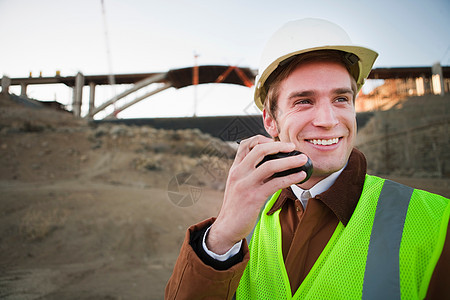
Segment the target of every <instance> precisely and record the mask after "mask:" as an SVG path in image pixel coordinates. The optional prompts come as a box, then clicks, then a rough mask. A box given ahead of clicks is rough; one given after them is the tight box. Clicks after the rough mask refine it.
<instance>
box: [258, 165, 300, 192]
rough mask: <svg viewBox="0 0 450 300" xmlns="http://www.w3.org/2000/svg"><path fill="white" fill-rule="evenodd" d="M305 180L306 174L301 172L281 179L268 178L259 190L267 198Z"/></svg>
mask: <svg viewBox="0 0 450 300" xmlns="http://www.w3.org/2000/svg"><path fill="white" fill-rule="evenodd" d="M305 178H306V173H305V172H304V171H301V172H299V173H294V174H291V175H287V176H283V177H272V178H269V179H268V180H267V181H266V182H265V183H264V184H263V185H262V186H261V190H262V191H264V193H265V194H267V195H268V196H267V197H269V196H270V195H272V194H273V193H275V192H276V191H278V190H279V189H284V188H287V187H289V186H291V185H293V184H297V183H299V182H301V181H303V180H304V179H305Z"/></svg>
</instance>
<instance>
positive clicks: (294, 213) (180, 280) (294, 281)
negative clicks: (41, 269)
mask: <svg viewBox="0 0 450 300" xmlns="http://www.w3.org/2000/svg"><path fill="white" fill-rule="evenodd" d="M366 167H367V165H366V160H365V157H364V155H363V154H362V153H361V152H359V151H358V150H356V149H354V150H353V152H352V154H351V156H350V159H349V163H348V165H347V167H346V168H345V169H344V171H343V172H342V174H341V175H340V176H339V177H338V179H337V180H336V182H335V183H334V184H333V186H332V187H330V189H328V190H327V191H325V192H324V193H322V194H320V195H317V196H316V197H315V198H311V199H309V200H308V204H307V206H306V209H305V210H304V209H303V206H302V205H301V203H300V201H299V200H298V199H297V198H296V197H295V196H294V194H293V192H292V190H291V189H290V188H289V189H284V190H283V191H282V193H281V194H280V197H279V198H278V200H277V201H276V202H275V204H274V206H273V207H272V209H271V210H270V211H269V214H271V213H273V212H275V211H276V210H278V209H280V208H281V213H280V223H281V229H282V249H283V257H284V262H285V266H286V271H287V274H288V276H289V281H290V284H291V290H292V291H293V293H294V292H295V291H296V290H297V288H298V287H299V286H300V284H301V283H302V281H303V280H304V279H305V277H306V275H307V274H308V272H309V271H310V270H311V268H312V266H313V265H314V263H315V261H316V260H317V258H318V257H319V255H320V253H321V252H322V250H323V249H324V248H325V245H326V244H327V243H328V240H329V239H330V237H331V235H332V234H333V232H334V230H335V228H336V226H337V224H338V222H339V221H340V222H342V223H343V224H344V225H347V223H348V221H349V220H350V217H351V216H352V214H353V211H354V209H355V207H356V204H357V202H358V200H359V197H360V195H361V192H362V187H363V184H364V179H365V174H366ZM213 222H214V218H211V219H208V220H205V221H203V222H201V223H199V224H197V225H194V226H192V227H190V228H189V229H188V231H187V233H186V238H185V241H184V243H183V245H182V247H181V251H180V256H179V257H178V260H177V262H176V264H175V268H174V271H173V274H172V277H171V278H170V280H169V282H168V284H167V287H166V292H165V298H166V299H231V297H233V295H234V293H235V291H236V289H237V286H238V285H239V280H240V278H241V276H242V274H243V272H244V269H245V267H246V265H247V262H248V260H249V259H250V256H249V251H248V246H247V243H246V241H245V240H244V243H243V245H242V249H241V252H240V254H239V255H236V256H237V257H240V258H238V259H237V261H234V262H232V264H230V265H229V266H227V267H225V268H222V266H219V267H218V266H217V265H216V264H214V263H210V261H211V260H212V259H210V260H208V259H207V258H206V259H205V255H204V254H201V252H203V251H202V249H200V248H201V246H198V243H197V242H195V240H200V237H201V236H202V235H203V232H204V229H205V228H206V227H208V226H209V225H211V224H212V223H213ZM448 232H450V231H448ZM196 236H198V238H196ZM194 249H195V250H194ZM235 260H236V258H235ZM211 265H213V266H214V267H211ZM449 283H450V239H449V238H448V236H447V239H446V241H445V245H444V250H443V252H442V255H441V257H440V259H439V261H438V263H437V265H436V268H435V270H434V273H433V276H432V278H431V282H430V285H429V289H428V293H427V299H444V298H445V297H449V295H450V284H449Z"/></svg>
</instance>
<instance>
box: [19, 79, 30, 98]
mask: <svg viewBox="0 0 450 300" xmlns="http://www.w3.org/2000/svg"><path fill="white" fill-rule="evenodd" d="M27 87H28V84H26V83H23V82H22V83H21V84H20V97H25V98H27Z"/></svg>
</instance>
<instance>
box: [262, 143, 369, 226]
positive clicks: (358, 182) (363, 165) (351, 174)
mask: <svg viewBox="0 0 450 300" xmlns="http://www.w3.org/2000/svg"><path fill="white" fill-rule="evenodd" d="M366 171H367V162H366V158H365V157H364V154H362V153H361V152H360V151H359V150H357V149H356V148H354V149H353V151H352V153H351V154H350V157H349V160H348V164H347V166H346V167H345V169H344V171H342V173H341V175H340V176H339V177H338V178H337V179H336V181H335V182H334V184H333V185H332V186H331V187H330V188H329V189H328V190H326V191H325V192H323V193H321V194H318V195H316V197H314V198H315V199H316V200H319V201H322V202H323V203H324V204H325V205H326V206H328V208H329V209H331V210H332V211H333V212H334V214H335V215H336V217H337V218H338V219H339V221H341V222H342V224H344V225H347V223H348V221H349V220H350V217H351V216H352V214H353V211H354V210H355V208H356V205H357V204H358V200H359V198H360V197H361V193H362V189H363V185H364V180H365V176H366ZM296 199H297V198H296V197H295V195H294V193H293V192H292V190H291V188H286V189H283V190H282V191H281V194H280V196H279V197H278V199H277V201H275V203H274V205H273V206H272V208H271V209H270V211H269V212H268V213H267V214H268V215H271V214H273V213H274V212H275V211H277V210H279V209H280V208H281V207H283V205H284V203H285V202H286V201H288V200H290V201H295V200H296Z"/></svg>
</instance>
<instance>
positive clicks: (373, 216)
mask: <svg viewBox="0 0 450 300" xmlns="http://www.w3.org/2000/svg"><path fill="white" fill-rule="evenodd" d="M376 57H377V53H376V52H374V51H372V50H370V49H367V48H364V47H359V46H355V45H353V44H352V43H351V41H350V39H349V37H348V36H347V34H346V33H345V32H344V31H343V30H342V29H341V28H340V27H338V26H337V25H335V24H333V23H330V22H327V21H324V20H318V19H304V20H299V21H293V22H289V23H287V24H286V25H285V26H284V27H282V28H281V29H280V30H279V31H277V32H276V33H275V34H274V35H273V37H272V38H271V39H270V40H269V43H268V45H267V47H266V49H265V51H264V52H263V58H262V63H261V67H260V70H259V75H258V77H257V80H256V89H255V102H256V104H257V105H258V107H259V108H260V109H262V111H263V119H264V126H265V128H266V130H267V132H268V133H269V134H270V135H271V136H272V139H269V138H266V137H263V136H255V137H252V138H249V139H247V140H245V141H243V142H242V143H241V144H240V146H239V148H238V151H237V154H236V158H235V161H234V163H233V165H232V167H231V169H230V172H229V176H228V180H227V185H226V189H225V193H224V200H223V205H222V208H221V210H220V212H219V215H218V216H217V219H214V218H211V219H209V220H206V221H204V222H202V223H200V224H197V225H194V226H192V227H191V228H189V230H188V232H187V235H186V240H185V242H184V244H183V246H182V249H181V252H180V256H179V258H178V260H177V263H176V265H175V268H174V272H173V275H172V277H171V279H170V281H169V283H168V285H167V287H166V298H167V299H231V298H232V297H233V296H234V295H235V296H236V297H237V299H290V298H296V299H304V298H314V299H361V298H377V299H380V298H381V299H382V298H386V299H398V298H403V299H416V298H425V297H427V298H442V297H448V295H450V289H449V284H448V282H450V277H449V271H448V270H449V268H450V259H449V257H450V254H449V253H450V252H449V250H450V243H449V239H448V238H447V236H446V231H447V228H448V219H449V214H450V205H449V201H448V199H446V198H444V197H441V196H438V195H434V194H431V193H427V192H423V191H418V190H413V189H411V188H408V187H406V186H403V185H400V184H397V183H394V182H391V181H385V180H384V179H381V178H378V177H374V176H369V175H366V161H365V158H364V156H363V154H362V153H360V152H359V151H358V150H356V149H354V148H353V146H354V143H355V137H356V113H355V105H354V102H355V98H356V95H357V93H358V91H359V90H360V88H361V86H362V85H363V83H364V80H365V78H367V76H368V74H369V73H370V70H371V68H372V66H373V63H374V61H375V59H376ZM294 149H296V150H299V151H301V152H303V153H304V154H301V155H298V156H292V157H288V158H282V159H278V160H271V161H268V162H265V163H263V164H262V165H260V166H258V167H257V165H258V163H259V162H260V161H261V160H262V159H263V157H264V156H266V155H269V154H275V153H279V152H290V151H293V150H294ZM307 157H309V158H310V159H311V161H312V163H313V166H314V171H313V174H312V176H311V178H310V179H309V180H307V181H306V182H304V183H300V184H298V183H299V182H302V181H303V180H304V179H305V177H306V174H305V173H304V172H300V173H294V174H291V175H287V176H282V177H275V176H273V175H274V174H275V173H277V172H281V171H284V170H287V169H291V168H294V167H300V166H302V165H304V164H305V163H306V162H307ZM267 199H269V200H268V202H267V203H266V201H267ZM258 220H259V221H258ZM255 224H257V225H256V227H255ZM252 231H253V234H252V237H251V243H250V247H248V246H247V241H248V239H246V238H245V237H246V236H247V235H249V234H251V233H252ZM249 248H250V250H249Z"/></svg>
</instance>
